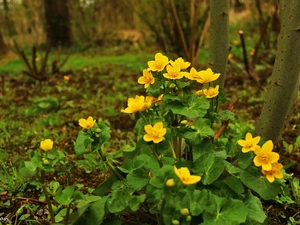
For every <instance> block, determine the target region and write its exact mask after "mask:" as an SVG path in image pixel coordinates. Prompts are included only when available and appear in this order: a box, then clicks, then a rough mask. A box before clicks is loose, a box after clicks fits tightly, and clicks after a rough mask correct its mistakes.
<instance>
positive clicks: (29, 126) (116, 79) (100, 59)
mask: <svg viewBox="0 0 300 225" xmlns="http://www.w3.org/2000/svg"><path fill="white" fill-rule="evenodd" d="M153 55H154V54H152V53H151V54H142V53H141V54H140V53H139V54H130V53H126V54H123V55H116V56H114V58H107V56H95V57H91V58H90V61H88V60H87V62H86V64H85V65H80V66H78V65H76V62H78V63H81V62H82V61H81V60H80V59H78V60H75V58H70V59H69V64H68V63H67V64H66V69H65V67H64V68H63V69H62V72H61V73H58V74H54V75H51V76H50V77H49V79H48V80H47V81H44V82H37V81H35V80H32V79H31V78H28V77H26V76H25V75H24V74H21V73H20V72H19V73H8V72H7V71H1V69H0V99H1V101H0V109H1V114H0V130H1V138H0V151H1V152H0V162H1V165H2V167H3V168H4V167H5V165H6V167H5V168H12V167H11V166H13V167H16V168H17V167H18V165H19V164H20V163H21V162H22V161H23V160H25V159H26V157H27V156H26V152H27V151H28V150H30V149H38V146H39V143H40V141H41V140H43V139H44V137H51V139H53V140H55V148H57V149H61V150H64V151H65V152H66V153H67V157H68V159H69V163H70V164H71V165H73V167H72V168H70V171H69V173H66V174H64V175H63V176H57V177H55V179H56V180H57V181H59V182H60V183H61V184H62V185H64V184H67V183H68V184H84V187H83V188H82V191H88V189H93V188H95V187H97V186H98V185H99V184H100V183H101V182H103V181H104V180H105V179H106V178H107V177H108V172H103V170H104V169H105V167H104V165H103V164H100V165H99V163H97V160H98V159H99V157H98V156H96V155H94V154H93V153H88V154H90V155H91V156H93V158H94V159H95V161H93V162H90V163H89V164H88V163H87V161H84V160H82V159H83V158H82V157H77V156H76V155H75V152H74V148H73V146H74V141H75V140H76V137H77V133H78V132H79V131H80V129H81V128H80V127H79V125H78V120H79V119H80V118H87V117H88V116H90V115H91V116H94V117H95V118H97V119H98V118H102V119H103V120H105V121H108V123H109V124H110V126H111V129H112V133H111V135H112V138H111V142H110V144H109V146H108V149H109V150H108V151H109V152H111V153H112V154H114V153H115V152H118V151H120V150H122V148H123V147H124V146H126V145H129V144H130V142H131V141H132V139H134V135H135V134H134V133H133V132H132V129H133V127H134V125H135V121H136V120H135V118H134V117H132V116H129V115H126V114H122V113H121V112H120V110H121V109H123V108H125V106H126V103H127V98H128V97H133V96H135V95H136V94H144V89H143V86H141V85H139V84H137V79H138V77H139V76H141V71H142V69H143V68H145V67H146V65H147V61H148V60H150V59H152V58H153ZM82 57H85V56H84V55H83V56H82ZM70 60H71V61H70ZM17 61H18V59H17V56H16V54H15V53H13V52H9V54H8V55H6V56H5V57H3V56H2V57H1V58H0V68H1V67H2V66H5V65H6V66H7V65H8V64H9V63H11V67H13V66H14V65H16V64H18V66H19V64H20V63H19V62H17ZM236 64H237V63H236V61H229V64H228V72H227V78H226V82H225V90H226V94H227V97H228V99H229V101H230V102H236V103H235V105H234V106H235V114H236V117H235V119H234V120H233V121H232V122H231V124H230V125H229V129H236V130H239V131H240V132H243V131H244V130H251V129H253V127H254V124H255V121H256V120H257V118H258V117H259V115H260V111H261V109H262V104H263V100H264V98H265V92H266V88H267V85H268V84H267V83H268V80H267V79H268V77H269V76H270V74H271V71H272V69H271V68H272V66H271V65H269V66H265V67H264V68H263V69H262V70H260V71H259V78H260V79H259V82H257V81H255V80H254V79H252V78H251V77H249V76H248V75H247V74H246V73H245V72H244V71H243V70H241V69H239V68H240V67H241V66H240V64H239V65H238V66H237V65H236ZM79 67H81V68H79ZM73 68H75V69H73ZM224 107H226V106H224ZM298 112H300V104H299V98H298V104H297V107H296V109H295V111H294V113H293V115H292V117H291V119H290V122H289V124H288V125H287V126H286V128H285V130H284V132H283V134H282V140H281V141H280V142H279V144H278V146H277V148H276V151H277V152H279V154H280V156H281V161H282V163H283V164H285V165H287V164H289V163H295V165H294V166H293V167H291V168H290V169H289V170H288V171H287V172H288V173H293V174H294V176H295V177H298V178H300V155H299V154H300V152H299V149H297V148H296V147H295V146H294V143H295V141H296V138H297V137H298V136H299V135H300V127H299V124H300V119H299V113H298ZM284 142H285V143H286V144H288V145H292V146H293V148H294V149H292V151H291V152H288V150H287V149H286V144H285V145H284V144H283V143H284ZM0 174H1V173H0ZM0 178H1V177H0ZM18 179H21V178H20V177H18V176H17V175H16V177H15V183H14V185H19V186H15V187H10V189H9V190H2V189H1V188H0V199H1V196H4V195H5V196H19V197H20V196H22V197H24V198H26V199H27V201H28V199H31V198H35V194H36V191H33V190H32V186H31V185H29V183H30V181H27V184H28V185H27V186H23V184H22V182H21V183H18ZM51 179H52V177H51ZM6 187H8V186H6ZM2 202H5V201H2ZM6 203H7V202H6ZM23 203H24V199H14V200H11V201H10V202H9V204H8V203H7V204H8V205H7V206H5V207H4V206H3V205H0V208H1V210H0V211H2V210H4V213H9V214H10V216H11V220H12V221H14V219H15V217H14V216H13V215H14V213H16V212H17V211H18V210H19V211H20V206H21V205H22V204H23ZM37 206H38V207H36V212H37V211H38V210H39V209H41V208H43V207H44V205H41V204H37ZM264 207H265V211H266V212H267V214H268V218H269V224H271V225H277V224H288V221H289V220H290V218H294V219H295V220H296V221H297V220H298V221H300V215H299V208H298V205H297V204H296V203H290V204H288V203H287V202H283V203H279V202H278V201H275V200H272V201H265V202H264ZM26 210H27V211H26V212H28V211H30V210H29V209H26ZM36 212H35V213H36ZM22 213H25V209H24V211H22ZM22 213H21V214H22ZM32 214H34V213H32ZM0 217H1V213H0ZM36 217H37V215H36V214H35V215H31V216H30V218H32V219H33V218H36ZM44 217H45V215H44V214H41V215H39V216H38V218H39V220H40V221H42V219H41V218H44ZM17 224H23V223H17ZM24 224H25V223H24ZM290 224H296V223H290Z"/></svg>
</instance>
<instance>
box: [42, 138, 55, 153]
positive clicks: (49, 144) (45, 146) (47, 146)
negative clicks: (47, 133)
mask: <svg viewBox="0 0 300 225" xmlns="http://www.w3.org/2000/svg"><path fill="white" fill-rule="evenodd" d="M40 148H41V149H42V150H43V151H45V152H48V151H50V150H51V149H52V148H53V141H52V140H51V139H45V140H43V141H41V143H40Z"/></svg>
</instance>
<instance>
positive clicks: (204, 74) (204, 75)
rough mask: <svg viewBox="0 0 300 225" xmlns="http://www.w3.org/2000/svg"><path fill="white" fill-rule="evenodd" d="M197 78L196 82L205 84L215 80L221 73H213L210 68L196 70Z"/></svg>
mask: <svg viewBox="0 0 300 225" xmlns="http://www.w3.org/2000/svg"><path fill="white" fill-rule="evenodd" d="M198 74H199V78H198V79H196V81H197V82H199V83H201V84H206V83H209V82H212V81H215V80H216V79H218V78H219V76H220V75H221V74H220V73H214V72H213V71H212V70H211V69H210V68H208V69H207V70H201V71H199V72H198Z"/></svg>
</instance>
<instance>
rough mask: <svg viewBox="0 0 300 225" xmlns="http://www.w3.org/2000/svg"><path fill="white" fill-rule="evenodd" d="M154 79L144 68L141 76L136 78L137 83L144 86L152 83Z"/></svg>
mask: <svg viewBox="0 0 300 225" xmlns="http://www.w3.org/2000/svg"><path fill="white" fill-rule="evenodd" d="M154 81H155V79H154V77H153V75H152V73H151V72H150V71H148V70H146V69H144V70H143V76H142V77H140V78H139V79H138V83H139V84H145V85H144V88H147V87H149V85H150V84H154Z"/></svg>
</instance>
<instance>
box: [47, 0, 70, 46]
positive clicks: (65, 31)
mask: <svg viewBox="0 0 300 225" xmlns="http://www.w3.org/2000/svg"><path fill="white" fill-rule="evenodd" d="M44 9H45V20H46V21H45V30H46V36H47V41H48V42H49V43H50V44H51V46H53V47H59V46H63V47H65V46H70V44H71V30H70V16H69V8H68V1H67V0H63V1H62V0H44Z"/></svg>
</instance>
